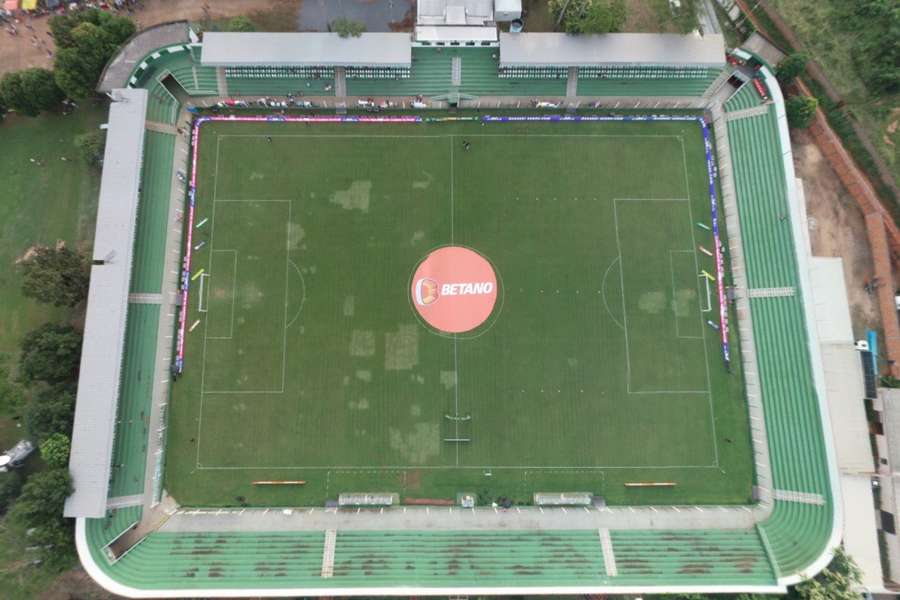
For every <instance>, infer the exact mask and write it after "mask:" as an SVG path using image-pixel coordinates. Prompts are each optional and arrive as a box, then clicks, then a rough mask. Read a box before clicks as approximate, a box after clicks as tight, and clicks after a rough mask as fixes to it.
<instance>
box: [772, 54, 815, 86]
mask: <svg viewBox="0 0 900 600" xmlns="http://www.w3.org/2000/svg"><path fill="white" fill-rule="evenodd" d="M807 60H808V59H807V57H806V55H805V54H803V53H802V52H794V53H793V54H788V55H787V56H785V57H784V58H783V59H782V61H781V62H780V63H778V69H777V72H776V76H777V77H778V83H780V84H781V85H787V84H789V83H791V82H792V81H794V79H796V78H797V77H798V76H799V75H800V74H801V73H803V71H804V70H806V62H807Z"/></svg>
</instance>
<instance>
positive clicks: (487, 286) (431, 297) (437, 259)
mask: <svg viewBox="0 0 900 600" xmlns="http://www.w3.org/2000/svg"><path fill="white" fill-rule="evenodd" d="M410 291H411V292H412V300H413V306H414V307H415V309H416V312H418V313H419V315H420V316H421V317H422V318H423V319H424V320H425V321H426V322H427V323H428V324H429V325H431V326H432V327H434V328H435V329H438V330H439V331H443V332H447V333H462V332H466V331H471V330H473V329H475V328H476V327H478V326H479V325H481V324H482V323H484V321H485V320H486V319H487V318H488V317H489V316H490V315H491V312H492V311H493V310H494V304H495V303H496V301H497V276H496V274H495V273H494V268H493V267H492V266H491V263H489V262H488V261H487V259H485V258H484V257H483V256H481V255H480V254H478V253H477V252H475V251H474V250H470V249H468V248H463V247H460V246H445V247H443V248H438V249H437V250H435V251H434V252H432V253H431V254H429V255H428V256H426V257H425V259H424V260H423V261H422V262H421V263H420V264H419V266H418V268H417V269H416V272H415V274H414V275H413V280H412V289H411V290H410ZM438 300H440V302H438Z"/></svg>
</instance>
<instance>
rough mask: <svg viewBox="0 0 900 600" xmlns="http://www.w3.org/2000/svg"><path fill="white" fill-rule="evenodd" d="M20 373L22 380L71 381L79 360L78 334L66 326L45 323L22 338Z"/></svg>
mask: <svg viewBox="0 0 900 600" xmlns="http://www.w3.org/2000/svg"><path fill="white" fill-rule="evenodd" d="M21 347H22V356H21V358H20V359H19V373H20V374H21V376H22V379H24V380H25V381H44V382H47V383H51V384H52V383H60V382H64V381H67V380H71V379H73V378H74V377H75V372H76V371H77V370H78V363H79V361H80V360H81V334H80V333H78V332H77V331H75V330H74V329H73V328H72V327H69V326H67V325H55V324H53V323H45V324H43V325H41V326H40V327H38V328H37V329H33V330H31V331H29V332H28V333H26V334H25V337H24V338H22V346H21Z"/></svg>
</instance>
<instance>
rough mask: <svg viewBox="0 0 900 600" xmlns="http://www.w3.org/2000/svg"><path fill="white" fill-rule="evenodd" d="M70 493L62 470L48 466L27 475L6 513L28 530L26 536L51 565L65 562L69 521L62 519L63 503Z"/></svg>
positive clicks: (67, 477) (69, 542) (68, 480)
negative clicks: (48, 467) (17, 495)
mask: <svg viewBox="0 0 900 600" xmlns="http://www.w3.org/2000/svg"><path fill="white" fill-rule="evenodd" d="M71 493H72V478H71V476H70V475H69V471H68V470H66V469H48V470H46V471H40V472H38V473H35V474H34V475H31V476H30V477H29V478H28V481H27V482H26V483H25V485H24V486H23V487H22V495H21V496H19V499H18V500H16V502H15V504H13V507H12V510H11V511H10V516H11V517H12V518H14V519H16V520H17V521H19V522H21V523H23V524H24V525H25V526H26V527H29V528H31V529H32V531H31V532H30V533H29V539H30V541H32V542H33V543H34V544H35V545H37V546H38V547H40V556H41V558H42V559H43V560H44V561H45V562H48V563H49V564H50V565H51V566H58V565H61V564H65V562H66V561H67V560H68V557H69V556H70V555H71V551H72V550H71V549H72V524H71V521H68V520H66V519H64V518H63V505H64V504H65V501H66V498H67V497H68V496H69V494H71Z"/></svg>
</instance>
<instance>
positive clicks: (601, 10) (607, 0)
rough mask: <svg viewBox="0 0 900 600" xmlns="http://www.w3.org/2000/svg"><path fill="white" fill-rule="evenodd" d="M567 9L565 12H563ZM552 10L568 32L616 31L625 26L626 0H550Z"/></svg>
mask: <svg viewBox="0 0 900 600" xmlns="http://www.w3.org/2000/svg"><path fill="white" fill-rule="evenodd" d="M563 9H565V11H566V12H565V14H564V15H563V14H562V11H563ZM550 11H551V12H552V13H553V15H554V16H555V17H556V18H557V19H559V18H560V17H562V27H563V30H565V32H566V33H575V34H580V33H614V32H618V31H622V28H623V27H624V26H625V18H626V16H627V11H626V10H625V0H569V1H568V2H566V0H550Z"/></svg>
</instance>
